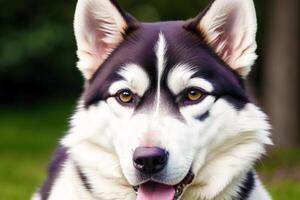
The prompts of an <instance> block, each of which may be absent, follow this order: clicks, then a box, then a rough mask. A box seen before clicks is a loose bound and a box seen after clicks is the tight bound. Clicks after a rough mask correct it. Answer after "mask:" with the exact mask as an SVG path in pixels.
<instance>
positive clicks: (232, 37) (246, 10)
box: [198, 0, 257, 76]
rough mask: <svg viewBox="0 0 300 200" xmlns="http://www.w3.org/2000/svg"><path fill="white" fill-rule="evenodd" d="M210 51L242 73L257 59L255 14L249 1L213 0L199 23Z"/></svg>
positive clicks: (250, 0) (244, 73)
mask: <svg viewBox="0 0 300 200" xmlns="http://www.w3.org/2000/svg"><path fill="white" fill-rule="evenodd" d="M198 28H199V29H200V31H201V32H203V33H204V35H205V37H206V39H207V41H208V43H209V45H210V46H211V47H212V48H213V50H214V51H215V52H216V53H217V54H218V55H219V56H220V57H221V58H222V59H223V60H224V61H225V62H226V63H227V64H228V65H229V66H230V67H232V68H233V69H234V70H236V71H237V72H238V73H239V74H241V75H242V76H246V75H247V74H248V72H249V71H250V67H251V65H253V63H254V61H255V59H256V58H257V56H256V54H255V50H256V40H255V35H256V29H257V22H256V15H255V8H254V4H253V1H252V0H215V1H214V2H213V3H212V5H211V6H210V7H209V9H208V10H207V12H206V13H205V14H204V16H203V17H202V19H201V20H200V22H199V25H198Z"/></svg>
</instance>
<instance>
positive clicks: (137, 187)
mask: <svg viewBox="0 0 300 200" xmlns="http://www.w3.org/2000/svg"><path fill="white" fill-rule="evenodd" d="M74 27H75V36H76V41H77V47H78V51H77V55H78V58H79V61H78V65H77V66H78V68H79V69H80V70H81V72H82V73H83V76H84V78H85V89H84V92H83V95H82V98H81V99H80V101H79V105H78V107H77V110H76V112H75V114H74V116H73V117H72V120H71V123H70V129H69V131H68V134H67V135H66V136H65V137H64V138H63V139H62V140H61V144H60V147H59V149H58V150H57V153H56V156H55V159H54V161H53V163H52V165H51V166H50V170H49V177H48V180H47V181H46V182H45V184H44V185H43V186H42V187H41V189H40V191H39V192H38V193H37V194H35V196H34V198H33V199H37V200H97V199H99V200H135V199H137V200H174V199H181V200H223V199H227V200H232V199H236V200H246V199H247V200H269V199H271V197H270V196H269V195H268V193H267V192H266V190H265V189H264V187H263V186H262V184H261V182H260V180H259V179H258V177H257V175H256V173H255V171H254V169H253V167H254V164H255V162H256V161H257V160H258V159H259V158H260V157H261V155H262V154H264V153H265V146H266V145H269V144H271V143H272V142H271V140H270V138H269V136H270V133H269V129H270V126H269V123H268V122H267V117H266V115H265V114H264V113H263V112H262V111H261V110H260V109H259V108H258V107H257V106H255V105H254V104H253V103H252V102H251V101H250V100H249V97H248V96H247V94H246V91H245V87H244V79H245V78H246V76H247V75H248V73H249V72H250V69H251V66H252V65H253V63H254V61H255V59H256V58H257V56H256V54H255V50H256V41H255V35H256V29H257V21H256V14H255V7H254V4H253V1H252V0H215V1H213V2H211V4H210V5H209V6H208V7H207V8H206V9H205V10H204V11H203V12H201V13H200V14H199V15H198V16H196V17H195V18H192V19H189V20H187V21H170V22H159V23H142V22H139V21H137V20H136V19H134V18H133V17H132V16H130V15H129V14H128V13H126V12H125V11H124V10H123V9H122V8H121V7H120V6H119V5H118V4H117V2H116V1H115V0H78V3H77V7H76V13H75V20H74Z"/></svg>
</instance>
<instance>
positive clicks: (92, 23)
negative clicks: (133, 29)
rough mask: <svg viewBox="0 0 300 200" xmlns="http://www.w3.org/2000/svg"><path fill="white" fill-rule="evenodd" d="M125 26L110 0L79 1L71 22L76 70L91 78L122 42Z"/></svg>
mask: <svg viewBox="0 0 300 200" xmlns="http://www.w3.org/2000/svg"><path fill="white" fill-rule="evenodd" d="M126 28H127V24H126V22H125V20H124V18H123V17H122V16H121V14H120V13H119V12H118V10H117V8H115V6H114V5H113V4H112V3H111V2H110V1H109V0H78V3H77V6H76V12H75V19H74V29H75V37H76V42H77V48H78V50H77V55H78V58H79V61H78V63H77V67H78V68H79V69H80V70H81V72H82V73H83V75H84V77H85V78H86V79H90V78H91V77H92V75H93V74H94V73H95V71H96V70H97V69H98V67H99V66H100V65H101V64H102V63H103V61H104V60H105V59H106V58H107V56H108V55H109V54H110V53H111V51H113V50H114V49H115V48H116V47H117V46H118V45H119V44H120V43H121V42H122V40H123V37H122V33H124V31H125V29H126Z"/></svg>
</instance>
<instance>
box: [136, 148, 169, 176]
mask: <svg viewBox="0 0 300 200" xmlns="http://www.w3.org/2000/svg"><path fill="white" fill-rule="evenodd" d="M167 161H168V152H167V151H166V150H164V149H161V148H158V147H139V148H137V149H136V150H135V151H134V154H133V164H134V167H135V168H136V169H137V170H139V171H140V172H143V173H146V174H153V173H156V172H159V171H161V170H162V169H163V168H164V167H165V165H166V163H167Z"/></svg>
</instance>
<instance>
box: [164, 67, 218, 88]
mask: <svg viewBox="0 0 300 200" xmlns="http://www.w3.org/2000/svg"><path fill="white" fill-rule="evenodd" d="M195 73H196V71H195V70H194V69H193V68H192V67H191V66H189V65H187V64H179V65H177V66H175V67H174V68H173V69H172V70H171V71H170V73H169V75H168V80H167V84H168V87H169V88H170V90H171V91H172V92H173V94H179V93H180V92H181V91H183V90H184V89H186V88H189V87H199V88H202V89H203V90H205V91H206V92H212V91H213V86H212V84H211V83H210V82H208V81H207V80H205V79H203V78H199V77H195V78H193V75H194V74H195Z"/></svg>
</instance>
